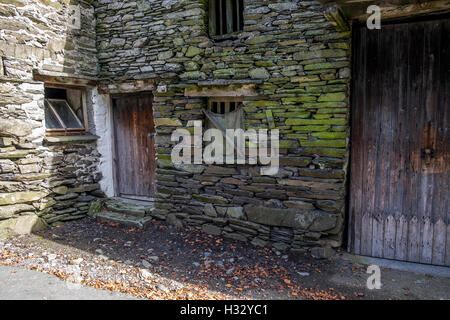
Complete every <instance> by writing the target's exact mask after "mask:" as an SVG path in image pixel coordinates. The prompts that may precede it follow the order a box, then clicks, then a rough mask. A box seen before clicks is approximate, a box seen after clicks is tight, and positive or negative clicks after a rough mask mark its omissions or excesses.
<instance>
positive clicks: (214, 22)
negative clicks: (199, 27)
mask: <svg viewBox="0 0 450 320" xmlns="http://www.w3.org/2000/svg"><path fill="white" fill-rule="evenodd" d="M233 9H234V10H233ZM224 11H225V12H224ZM243 13H244V1H243V0H209V35H210V37H211V38H213V39H215V40H222V39H229V38H232V37H233V36H236V35H238V34H239V33H241V32H242V31H243V30H244V14H243ZM224 20H225V21H224Z"/></svg>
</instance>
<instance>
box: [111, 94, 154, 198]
mask: <svg viewBox="0 0 450 320" xmlns="http://www.w3.org/2000/svg"><path fill="white" fill-rule="evenodd" d="M152 98H153V96H152V95H151V94H140V95H126V96H120V97H118V98H115V99H113V108H114V110H113V114H114V133H115V146H116V155H115V160H116V161H115V165H116V177H117V179H116V180H117V188H116V190H117V193H118V195H119V196H122V197H131V198H137V199H150V198H152V197H153V195H154V193H155V186H156V181H155V171H156V160H155V146H154V145H155V138H154V135H155V125H154V121H153V110H152Z"/></svg>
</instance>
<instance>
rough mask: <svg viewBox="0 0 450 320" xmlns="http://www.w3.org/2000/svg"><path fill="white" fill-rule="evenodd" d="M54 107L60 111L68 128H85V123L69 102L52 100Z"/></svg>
mask: <svg viewBox="0 0 450 320" xmlns="http://www.w3.org/2000/svg"><path fill="white" fill-rule="evenodd" d="M50 102H51V104H52V106H53V108H55V111H56V112H57V113H58V115H59V117H60V118H61V120H62V121H63V122H64V124H65V125H66V127H67V129H83V128H84V127H83V124H82V123H81V121H80V120H79V119H78V118H77V116H76V115H75V114H74V112H73V111H72V110H71V109H70V106H69V104H68V103H67V101H65V100H50Z"/></svg>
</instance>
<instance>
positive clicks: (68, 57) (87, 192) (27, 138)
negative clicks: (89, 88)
mask: <svg viewBox="0 0 450 320" xmlns="http://www.w3.org/2000/svg"><path fill="white" fill-rule="evenodd" d="M74 5H79V8H80V13H81V20H80V24H79V26H80V28H78V27H76V24H74V26H75V27H71V26H69V25H68V21H70V18H71V17H72V16H73V14H72V13H71V10H73V9H74V7H73V6H74ZM0 58H1V59H0V70H1V72H0V230H1V231H0V233H1V234H2V235H4V234H9V233H11V232H29V231H30V230H31V229H32V228H33V226H34V228H36V227H39V226H41V225H43V224H44V223H43V221H46V222H47V223H56V222H57V221H65V220H70V219H75V218H80V217H83V216H85V214H86V212H87V209H88V203H89V201H91V200H92V199H93V197H94V196H97V195H99V194H100V193H99V190H98V189H99V184H98V181H99V180H100V178H101V177H100V176H99V174H98V173H97V162H98V157H99V154H98V152H97V151H96V141H95V139H93V140H92V137H91V139H84V140H83V141H79V140H77V141H72V140H73V139H66V140H67V141H65V142H61V141H59V140H61V139H59V140H58V139H57V140H58V141H55V139H53V140H52V139H51V138H48V139H45V124H44V83H43V82H42V81H36V80H35V72H34V71H33V70H38V72H41V73H42V72H50V73H52V74H53V73H55V72H58V74H64V75H72V76H77V77H78V76H81V77H95V76H97V73H98V68H97V58H96V48H95V17H94V9H93V7H92V6H91V5H90V4H89V3H88V2H83V1H79V2H78V1H48V0H13V1H8V0H6V1H0ZM52 141H53V142H52ZM38 217H40V218H43V219H39V218H38Z"/></svg>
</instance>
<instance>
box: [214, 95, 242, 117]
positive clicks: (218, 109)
mask: <svg viewBox="0 0 450 320" xmlns="http://www.w3.org/2000/svg"><path fill="white" fill-rule="evenodd" d="M241 105H242V102H241V101H239V100H234V99H233V98H230V99H227V98H222V99H212V98H211V99H210V100H209V102H208V108H207V110H208V111H211V112H212V113H215V114H227V113H229V112H233V111H236V110H237V109H238V108H239V107H241Z"/></svg>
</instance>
